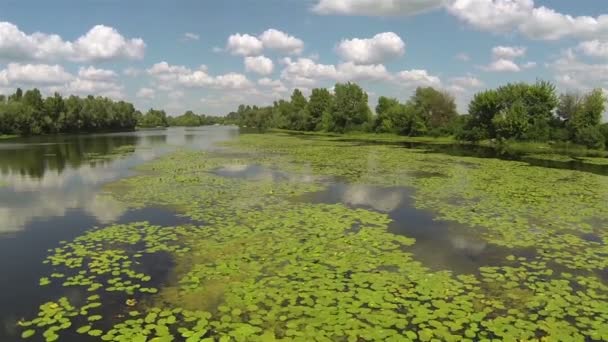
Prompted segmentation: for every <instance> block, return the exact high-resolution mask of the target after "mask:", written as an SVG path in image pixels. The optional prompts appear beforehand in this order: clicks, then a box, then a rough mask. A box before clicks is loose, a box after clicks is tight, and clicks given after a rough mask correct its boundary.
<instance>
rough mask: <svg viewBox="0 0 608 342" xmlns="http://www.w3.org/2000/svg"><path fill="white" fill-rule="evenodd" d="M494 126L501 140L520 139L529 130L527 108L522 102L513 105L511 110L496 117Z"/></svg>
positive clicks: (504, 111) (493, 122) (493, 120)
mask: <svg viewBox="0 0 608 342" xmlns="http://www.w3.org/2000/svg"><path fill="white" fill-rule="evenodd" d="M492 125H494V130H495V131H496V137H497V138H501V139H511V138H515V139H520V138H521V137H523V136H524V134H525V133H526V131H527V130H528V125H529V121H528V116H527V112H526V107H525V106H524V104H523V103H522V102H521V101H517V102H515V103H513V105H511V106H510V107H509V108H507V109H505V110H503V111H502V112H501V113H499V114H497V115H496V116H494V118H493V119H492Z"/></svg>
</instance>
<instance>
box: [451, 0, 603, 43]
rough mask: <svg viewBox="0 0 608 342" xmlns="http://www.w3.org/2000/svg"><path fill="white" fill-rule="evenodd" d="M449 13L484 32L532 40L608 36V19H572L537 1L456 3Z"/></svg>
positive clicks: (460, 0)
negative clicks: (506, 34) (518, 35)
mask: <svg viewBox="0 0 608 342" xmlns="http://www.w3.org/2000/svg"><path fill="white" fill-rule="evenodd" d="M448 11H449V12H450V13H451V14H452V15H454V16H456V17H457V18H458V19H460V20H461V21H463V22H465V23H467V24H469V25H471V26H473V27H475V28H477V29H480V30H484V31H490V32H497V33H506V32H519V33H521V34H523V35H524V36H526V37H528V38H531V39H540V40H556V39H561V38H565V37H575V38H580V37H593V36H605V35H607V34H608V15H605V14H604V15H600V16H598V17H590V16H572V15H568V14H563V13H559V12H557V11H555V10H553V9H551V8H547V7H545V6H540V7H535V4H534V1H533V0H454V1H452V2H451V3H450V4H449V5H448Z"/></svg>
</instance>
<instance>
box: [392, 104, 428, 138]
mask: <svg viewBox="0 0 608 342" xmlns="http://www.w3.org/2000/svg"><path fill="white" fill-rule="evenodd" d="M385 116H386V118H387V120H386V121H385V125H386V126H387V128H388V127H389V126H390V127H391V130H390V132H393V133H396V134H400V135H407V136H419V135H423V134H424V133H426V131H427V127H426V124H425V120H424V118H423V117H422V115H421V114H420V111H419V109H418V108H417V107H416V105H414V104H413V103H412V102H408V103H406V104H400V103H398V104H397V105H394V106H391V107H390V108H388V110H387V112H386V113H385ZM386 122H390V124H388V125H387V124H386Z"/></svg>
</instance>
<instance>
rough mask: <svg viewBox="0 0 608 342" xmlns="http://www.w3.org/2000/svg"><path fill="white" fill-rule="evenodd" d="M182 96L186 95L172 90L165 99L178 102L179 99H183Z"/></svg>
mask: <svg viewBox="0 0 608 342" xmlns="http://www.w3.org/2000/svg"><path fill="white" fill-rule="evenodd" d="M184 96H186V94H184V92H183V91H181V90H174V91H172V92H170V93H169V94H167V97H168V98H170V99H171V100H179V99H181V98H183V97H184Z"/></svg>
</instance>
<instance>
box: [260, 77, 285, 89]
mask: <svg viewBox="0 0 608 342" xmlns="http://www.w3.org/2000/svg"><path fill="white" fill-rule="evenodd" d="M258 85H260V86H262V87H266V88H271V89H272V91H273V92H275V93H284V92H286V91H287V87H285V84H283V82H282V81H281V80H273V79H270V78H267V77H264V78H260V79H259V80H258Z"/></svg>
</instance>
